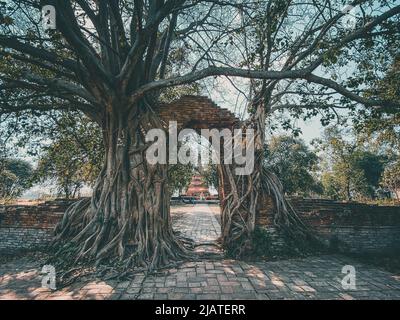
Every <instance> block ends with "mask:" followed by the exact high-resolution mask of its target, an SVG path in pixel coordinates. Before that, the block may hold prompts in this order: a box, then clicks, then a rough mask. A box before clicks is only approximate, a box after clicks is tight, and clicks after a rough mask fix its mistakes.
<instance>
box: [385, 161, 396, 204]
mask: <svg viewBox="0 0 400 320" xmlns="http://www.w3.org/2000/svg"><path fill="white" fill-rule="evenodd" d="M382 185H383V186H384V187H385V188H388V189H389V190H390V191H391V192H392V193H393V194H394V195H395V197H396V199H397V201H400V162H394V163H391V164H390V165H388V166H387V167H386V168H385V171H384V173H383V177H382Z"/></svg>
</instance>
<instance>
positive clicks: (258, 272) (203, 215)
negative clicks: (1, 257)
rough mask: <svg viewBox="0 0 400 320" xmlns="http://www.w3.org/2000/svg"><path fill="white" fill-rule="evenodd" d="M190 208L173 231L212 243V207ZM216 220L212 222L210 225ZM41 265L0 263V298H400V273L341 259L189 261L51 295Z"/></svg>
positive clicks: (180, 209)
mask: <svg viewBox="0 0 400 320" xmlns="http://www.w3.org/2000/svg"><path fill="white" fill-rule="evenodd" d="M185 210H190V212H191V213H190V215H187V216H185V215H182V214H181V215H180V219H175V220H174V221H175V222H174V223H175V227H176V228H179V229H180V230H181V232H182V233H184V234H185V235H186V236H190V237H192V238H193V239H194V240H195V241H196V242H197V244H201V243H205V242H207V243H209V242H211V243H212V242H215V241H216V239H217V237H218V232H219V224H218V221H217V220H216V219H215V216H214V215H213V214H212V213H213V212H214V210H216V207H208V208H207V207H204V206H196V207H191V206H184V207H174V208H173V212H175V213H177V212H179V213H182V212H185ZM214 220H215V221H214ZM344 265H352V266H354V267H355V270H356V289H355V290H346V289H344V288H343V287H342V285H341V280H342V278H343V277H344V276H345V275H344V274H342V267H343V266H344ZM40 269H41V266H39V265H38V264H37V262H35V261H29V260H27V259H26V258H21V259H19V260H13V261H10V262H7V263H3V264H0V299H39V300H40V299H223V300H234V299H261V300H270V299H341V300H351V299H400V275H395V274H392V273H390V272H387V271H383V270H381V269H378V268H376V267H373V266H370V265H367V264H362V263H359V262H357V261H355V260H354V259H352V258H348V257H345V256H341V255H324V256H315V257H308V258H304V259H290V260H281V261H269V262H265V261H258V262H243V261H238V260H229V259H218V260H200V261H188V262H185V263H183V264H182V265H180V266H179V267H176V268H170V269H165V270H161V271H159V272H157V273H156V274H152V275H145V274H137V275H136V276H135V278H134V279H133V280H130V281H115V280H113V281H100V280H98V281H89V282H79V283H75V284H74V285H72V286H70V287H67V288H63V289H61V290H57V291H54V292H51V291H49V290H47V289H42V288H41V275H40V274H39V270H40Z"/></svg>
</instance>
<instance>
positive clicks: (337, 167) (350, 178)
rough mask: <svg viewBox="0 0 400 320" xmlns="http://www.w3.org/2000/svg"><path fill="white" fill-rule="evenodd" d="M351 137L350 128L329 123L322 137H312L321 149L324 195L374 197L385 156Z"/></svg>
mask: <svg viewBox="0 0 400 320" xmlns="http://www.w3.org/2000/svg"><path fill="white" fill-rule="evenodd" d="M344 137H346V138H344ZM351 137H352V135H351V132H350V130H349V129H338V128H336V127H330V128H328V129H326V130H325V133H324V138H323V139H322V140H319V141H314V144H319V147H320V150H321V151H322V152H323V153H324V161H325V163H324V171H325V172H324V173H323V174H322V178H321V180H322V184H323V187H324V190H325V195H326V196H328V197H332V198H333V199H346V200H353V199H354V198H358V199H362V198H369V199H370V198H374V196H375V190H376V188H378V187H379V182H380V179H381V176H382V174H383V170H384V164H385V156H384V155H379V154H376V153H375V152H371V151H369V150H368V149H366V147H365V146H364V145H363V144H360V142H359V141H357V140H353V139H351Z"/></svg>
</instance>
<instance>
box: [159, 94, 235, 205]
mask: <svg viewBox="0 0 400 320" xmlns="http://www.w3.org/2000/svg"><path fill="white" fill-rule="evenodd" d="M156 112H157V113H158V114H159V116H160V118H161V120H162V121H163V123H164V125H165V128H166V129H167V128H168V123H169V121H176V122H177V125H178V130H182V129H193V130H196V131H198V130H200V129H218V130H222V129H226V128H227V129H231V130H232V129H234V128H238V127H240V124H241V121H240V120H239V119H238V118H237V117H236V116H235V115H234V114H233V113H232V112H231V111H229V110H228V109H225V108H221V107H219V106H218V105H217V104H216V103H215V102H213V101H212V100H211V99H209V98H207V97H204V96H193V95H187V96H183V97H181V98H180V99H178V100H175V101H173V102H171V103H164V104H160V105H159V107H158V108H157V109H156ZM218 173H219V174H218V180H219V183H218V194H219V199H220V207H221V210H222V207H223V205H224V204H223V199H224V198H225V197H226V195H227V194H229V192H230V190H229V189H230V187H229V184H228V183H227V181H226V179H225V178H224V177H223V176H222V175H221V174H220V170H218Z"/></svg>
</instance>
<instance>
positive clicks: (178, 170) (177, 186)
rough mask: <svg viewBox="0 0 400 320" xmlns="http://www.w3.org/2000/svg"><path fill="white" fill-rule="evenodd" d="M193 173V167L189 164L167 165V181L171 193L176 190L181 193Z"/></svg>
mask: <svg viewBox="0 0 400 320" xmlns="http://www.w3.org/2000/svg"><path fill="white" fill-rule="evenodd" d="M194 173H195V168H194V167H193V165H191V164H186V165H184V164H180V163H178V164H174V165H170V166H169V170H168V178H169V180H168V183H169V190H170V192H171V194H172V193H173V192H175V191H178V192H179V194H181V193H182V192H183V191H184V190H186V189H187V187H188V186H189V184H190V181H191V180H192V177H193V175H194Z"/></svg>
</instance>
